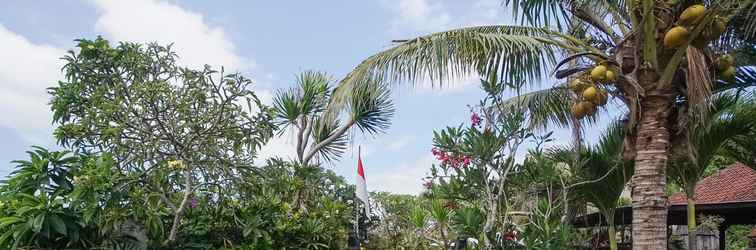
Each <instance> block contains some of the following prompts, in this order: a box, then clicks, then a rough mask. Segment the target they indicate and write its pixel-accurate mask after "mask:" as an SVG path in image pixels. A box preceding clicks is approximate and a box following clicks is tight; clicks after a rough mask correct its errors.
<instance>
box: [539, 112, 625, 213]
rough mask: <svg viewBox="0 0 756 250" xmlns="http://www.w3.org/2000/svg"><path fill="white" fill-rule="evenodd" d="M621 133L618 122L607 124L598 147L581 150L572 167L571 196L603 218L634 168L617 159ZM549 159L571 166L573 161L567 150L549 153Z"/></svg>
mask: <svg viewBox="0 0 756 250" xmlns="http://www.w3.org/2000/svg"><path fill="white" fill-rule="evenodd" d="M625 130H626V128H625V125H624V124H623V123H622V122H620V121H615V122H613V123H612V124H610V126H609V127H608V128H607V130H606V131H605V132H604V134H603V135H602V137H601V139H600V140H599V142H598V144H596V145H595V146H593V147H588V148H585V149H583V150H581V152H580V159H581V160H580V162H579V163H578V165H577V166H576V179H577V183H576V184H573V185H574V186H573V187H572V188H573V190H574V194H576V195H577V196H578V197H580V198H582V199H583V200H585V201H588V202H591V203H593V204H594V205H595V206H596V207H598V208H599V209H600V210H601V212H602V213H603V214H604V215H606V216H613V212H614V208H615V207H616V206H617V202H618V201H619V197H620V195H621V194H622V190H623V189H624V187H625V184H626V183H627V182H628V181H629V180H630V177H631V176H632V173H633V167H634V164H633V163H632V162H625V161H624V160H623V159H622V155H621V154H622V145H623V144H622V142H623V139H624V137H625ZM549 155H550V157H552V159H555V160H556V161H559V162H565V163H567V162H573V160H574V157H575V154H574V152H572V151H571V150H569V149H557V150H552V151H550V152H549Z"/></svg>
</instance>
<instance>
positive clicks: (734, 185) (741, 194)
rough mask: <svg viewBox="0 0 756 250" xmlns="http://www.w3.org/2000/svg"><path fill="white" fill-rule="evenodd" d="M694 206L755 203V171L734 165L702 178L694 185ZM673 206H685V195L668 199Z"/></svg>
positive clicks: (678, 194) (679, 193)
mask: <svg viewBox="0 0 756 250" xmlns="http://www.w3.org/2000/svg"><path fill="white" fill-rule="evenodd" d="M695 197H696V204H711V203H729V202H743V201H756V170H753V169H751V168H749V167H748V166H746V165H743V164H742V163H735V164H732V165H730V166H729V167H727V168H725V169H722V170H719V171H718V172H717V173H715V174H713V175H711V176H709V177H706V178H704V179H703V180H701V181H700V182H698V185H696V196H695ZM669 202H670V203H671V204H674V205H679V204H686V199H685V194H684V193H682V192H678V193H675V194H673V195H672V196H671V197H670V198H669Z"/></svg>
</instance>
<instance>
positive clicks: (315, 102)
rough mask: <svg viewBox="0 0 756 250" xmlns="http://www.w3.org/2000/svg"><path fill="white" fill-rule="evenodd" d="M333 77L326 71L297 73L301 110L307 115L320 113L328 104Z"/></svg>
mask: <svg viewBox="0 0 756 250" xmlns="http://www.w3.org/2000/svg"><path fill="white" fill-rule="evenodd" d="M330 83H331V77H330V76H328V74H326V73H325V72H318V71H305V72H303V73H301V74H299V75H297V85H298V86H299V88H298V91H299V98H300V100H299V103H300V105H299V106H300V107H299V108H300V110H301V111H300V112H301V113H302V114H305V115H309V114H313V113H320V112H322V111H323V109H324V108H325V106H326V105H327V104H328V97H329V94H330V93H331V89H330V87H329V86H328V85H329V84H330Z"/></svg>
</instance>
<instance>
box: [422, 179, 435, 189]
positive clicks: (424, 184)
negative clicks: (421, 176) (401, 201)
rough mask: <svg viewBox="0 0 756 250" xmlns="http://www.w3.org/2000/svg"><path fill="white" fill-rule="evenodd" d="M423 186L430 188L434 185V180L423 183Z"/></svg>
mask: <svg viewBox="0 0 756 250" xmlns="http://www.w3.org/2000/svg"><path fill="white" fill-rule="evenodd" d="M423 186H425V188H427V189H430V188H431V187H433V181H426V182H425V183H423Z"/></svg>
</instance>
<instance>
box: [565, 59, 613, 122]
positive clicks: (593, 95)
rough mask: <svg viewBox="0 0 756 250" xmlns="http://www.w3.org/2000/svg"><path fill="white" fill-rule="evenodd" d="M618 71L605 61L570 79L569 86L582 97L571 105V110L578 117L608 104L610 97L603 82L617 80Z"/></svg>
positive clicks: (592, 112) (608, 82) (580, 117)
mask: <svg viewBox="0 0 756 250" xmlns="http://www.w3.org/2000/svg"><path fill="white" fill-rule="evenodd" d="M616 72H617V71H615V70H614V69H611V68H610V67H609V66H607V65H606V64H605V63H600V64H598V65H596V66H594V67H593V69H591V71H590V72H588V73H587V74H584V75H582V76H580V77H578V78H576V79H573V80H572V81H570V84H569V88H570V90H572V91H573V92H575V94H577V95H578V97H580V101H579V102H577V103H575V104H573V105H572V107H570V112H572V115H573V116H575V118H577V119H583V117H585V116H588V115H592V114H594V113H596V109H597V108H598V107H600V106H604V105H606V101H607V99H608V97H609V94H608V92H607V91H606V89H605V88H604V87H602V84H610V83H613V82H615V81H616V80H617V73H616Z"/></svg>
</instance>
